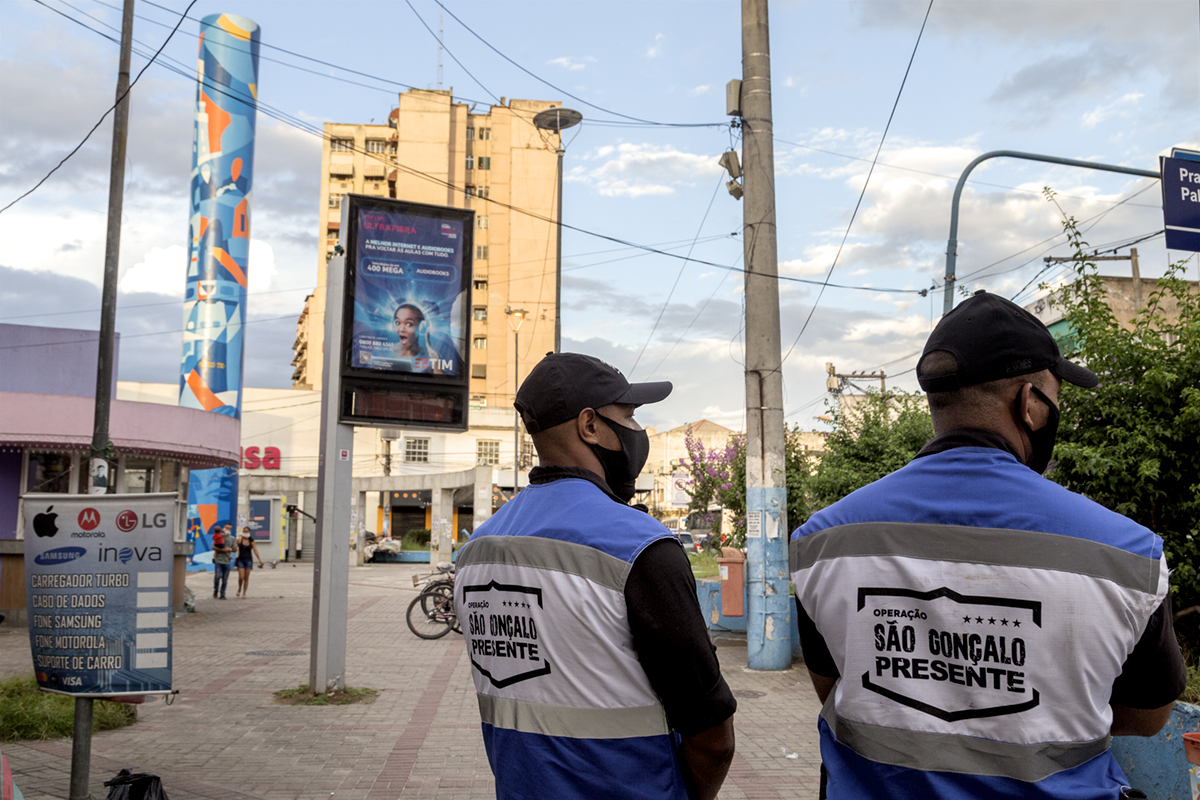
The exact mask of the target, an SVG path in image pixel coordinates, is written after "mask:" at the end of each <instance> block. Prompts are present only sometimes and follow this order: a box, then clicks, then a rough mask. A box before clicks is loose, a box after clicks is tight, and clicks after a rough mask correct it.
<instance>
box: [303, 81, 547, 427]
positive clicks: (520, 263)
mask: <svg viewBox="0 0 1200 800" xmlns="http://www.w3.org/2000/svg"><path fill="white" fill-rule="evenodd" d="M559 105H560V104H559V103H557V102H551V101H542V100H509V101H505V99H504V98H501V103H500V105H496V106H489V107H486V108H483V109H477V108H476V106H473V105H468V104H465V103H461V102H455V100H454V98H453V96H452V93H451V92H450V91H441V90H437V91H432V90H419V89H412V90H409V91H408V92H405V93H403V94H400V95H399V100H398V105H397V107H396V108H395V109H393V110H392V111H391V113H390V114H389V115H388V117H387V122H386V124H382V125H373V124H356V123H339V122H330V123H326V124H325V143H324V146H323V149H322V152H321V176H322V178H321V197H320V220H321V222H320V237H321V238H320V242H321V246H320V248H319V254H318V263H317V289H316V291H315V292H314V293H313V294H312V295H310V296H309V297H308V298H307V299H306V301H305V306H304V309H303V310H302V312H301V314H300V317H299V319H298V321H297V325H296V343H295V345H294V351H295V358H294V360H293V362H292V363H293V365H294V367H295V372H294V374H293V376H292V385H293V387H294V388H297V389H313V390H319V389H320V388H321V382H322V377H323V376H322V375H321V369H322V359H323V351H324V348H323V340H324V329H323V325H324V320H325V314H324V310H325V309H324V307H325V277H326V264H327V262H328V260H329V258H330V257H331V256H332V255H333V251H334V247H335V246H336V245H337V243H338V239H339V236H340V234H341V231H340V230H339V228H340V224H341V206H342V198H343V197H344V196H345V195H347V194H350V193H355V194H365V195H375V196H379V197H394V198H397V199H401V200H411V201H414V202H419V203H430V204H434V205H445V206H452V207H455V208H466V209H471V210H473V211H475V232H474V234H475V235H474V240H475V252H474V287H473V302H472V306H473V307H472V309H471V330H470V336H469V340H468V352H469V353H470V356H469V358H470V369H471V384H470V395H471V406H472V408H473V409H485V408H489V407H491V408H495V407H499V408H504V409H510V408H511V407H512V398H513V394H514V392H515V390H516V385H517V380H516V378H515V374H514V364H515V366H516V367H519V375H520V379H524V377H525V375H527V374H528V372H529V370H530V369H531V368H532V367H533V366H534V365H535V364H536V363H537V362H538V361H539V360H541V358H542V356H543V355H545V354H546V353H547V352H549V351H551V350H553V349H554V320H555V314H556V312H557V309H556V306H555V297H556V291H555V289H556V280H557V271H556V263H555V258H556V255H555V237H556V235H557V228H556V223H555V218H556V214H557V204H558V197H557V191H558V188H559V187H558V186H557V155H556V152H555V151H556V149H557V147H558V135H557V134H554V133H550V132H548V131H542V130H539V129H537V128H536V127H534V124H533V117H534V115H535V114H537V113H538V112H539V111H543V110H545V109H547V108H553V107H556V106H559ZM506 309H522V310H524V311H525V312H526V314H525V316H524V317H523V318H521V319H518V318H517V317H515V316H513V315H510V314H506V313H505V312H506ZM518 322H519V323H520V331H519V337H517V336H514V329H515V328H516V327H517V324H518ZM518 338H519V344H520V353H519V354H517V353H516V352H515V347H516V343H517V341H518ZM518 356H519V357H518Z"/></svg>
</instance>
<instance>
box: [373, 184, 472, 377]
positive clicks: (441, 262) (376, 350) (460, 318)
mask: <svg viewBox="0 0 1200 800" xmlns="http://www.w3.org/2000/svg"><path fill="white" fill-rule="evenodd" d="M357 214H358V219H357V220H355V222H356V224H357V227H358V231H359V238H358V242H357V243H356V255H357V261H358V269H357V280H356V282H355V286H354V328H353V330H354V334H353V336H352V338H351V356H350V360H351V364H352V365H353V366H355V367H360V368H365V369H376V370H384V371H387V372H407V373H419V374H426V375H459V374H461V373H462V371H463V367H464V364H463V357H462V354H463V353H465V352H466V336H467V329H466V319H465V317H464V315H463V303H462V297H463V286H462V263H463V253H462V242H463V223H462V221H461V220H455V219H437V218H435V217H426V216H417V215H415V214H408V213H403V212H400V211H386V210H384V209H380V208H371V207H360V208H358V209H357Z"/></svg>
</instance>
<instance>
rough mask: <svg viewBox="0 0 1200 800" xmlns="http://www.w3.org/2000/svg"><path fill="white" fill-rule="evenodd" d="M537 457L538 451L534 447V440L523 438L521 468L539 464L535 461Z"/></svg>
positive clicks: (529, 467)
mask: <svg viewBox="0 0 1200 800" xmlns="http://www.w3.org/2000/svg"><path fill="white" fill-rule="evenodd" d="M535 458H537V451H536V450H534V449H533V441H532V440H531V439H524V438H523V439H521V469H531V468H532V467H535V466H537V464H536V463H535V462H534V459H535Z"/></svg>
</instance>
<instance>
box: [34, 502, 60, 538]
mask: <svg viewBox="0 0 1200 800" xmlns="http://www.w3.org/2000/svg"><path fill="white" fill-rule="evenodd" d="M53 509H54V506H50V507H49V508H47V509H46V511H45V512H44V513H42V514H38V515H37V516H35V517H34V518H33V532H34V533H36V534H37V535H38V536H53V535H54V534H56V533H58V525H56V524H55V523H54V520H55V519H56V518H57V517H58V514H51V513H50V512H51V511H52V510H53Z"/></svg>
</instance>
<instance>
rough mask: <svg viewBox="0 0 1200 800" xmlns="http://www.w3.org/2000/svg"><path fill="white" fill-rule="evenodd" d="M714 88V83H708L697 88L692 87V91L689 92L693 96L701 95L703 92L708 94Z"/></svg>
mask: <svg viewBox="0 0 1200 800" xmlns="http://www.w3.org/2000/svg"><path fill="white" fill-rule="evenodd" d="M712 88H713V87H712V84H710V83H706V84H704V85H703V86H697V87H696V88H695V89H692V90H691V91H690V92H688V94H690V95H691V96H692V97H699V96H700V95H702V94H708V93H709V91H711V90H712Z"/></svg>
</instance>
